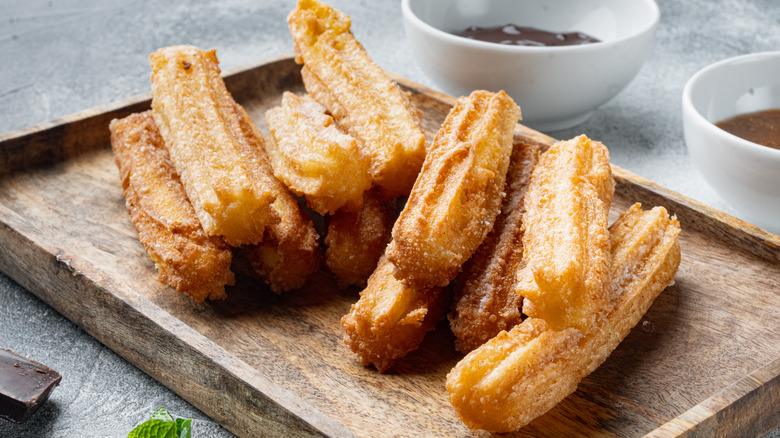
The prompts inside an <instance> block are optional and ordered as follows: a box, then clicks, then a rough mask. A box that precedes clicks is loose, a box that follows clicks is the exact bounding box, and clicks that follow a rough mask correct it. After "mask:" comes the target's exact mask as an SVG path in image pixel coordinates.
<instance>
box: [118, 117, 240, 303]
mask: <svg viewBox="0 0 780 438" xmlns="http://www.w3.org/2000/svg"><path fill="white" fill-rule="evenodd" d="M110 130H111V147H112V149H113V151H114V159H115V160H116V164H117V167H119V175H120V178H121V180H122V189H123V193H124V196H125V201H126V205H127V211H128V213H129V214H130V218H131V220H132V222H133V225H134V226H135V228H136V230H137V231H138V238H139V240H140V241H141V243H142V244H143V245H144V247H145V248H146V252H147V253H148V254H149V256H150V257H151V258H152V260H154V263H155V265H156V266H157V270H158V271H159V280H160V281H161V282H163V283H165V284H168V285H170V286H172V287H174V288H175V289H176V290H177V291H178V292H183V293H186V294H187V295H189V296H190V297H192V299H193V300H194V301H196V302H201V301H203V300H205V299H206V298H208V299H212V300H214V299H224V298H226V297H227V295H226V294H225V285H232V284H233V273H232V272H231V271H230V263H231V261H232V254H231V252H230V247H228V245H227V244H226V243H225V242H224V240H222V238H220V237H208V236H206V234H205V233H204V232H203V229H202V228H201V225H200V222H199V221H198V217H197V215H196V214H195V210H194V209H193V208H192V204H190V201H189V200H188V199H187V196H186V194H185V193H184V188H183V187H182V185H181V181H180V180H179V176H178V174H177V173H176V171H175V170H174V168H173V165H172V164H171V162H170V159H169V157H168V152H167V151H166V150H165V148H164V145H163V139H162V137H161V136H160V132H159V131H158V129H157V126H156V125H155V123H154V119H153V117H152V114H151V112H150V111H147V112H144V113H140V114H132V115H130V116H127V117H125V118H124V119H121V120H113V121H112V122H111V125H110Z"/></svg>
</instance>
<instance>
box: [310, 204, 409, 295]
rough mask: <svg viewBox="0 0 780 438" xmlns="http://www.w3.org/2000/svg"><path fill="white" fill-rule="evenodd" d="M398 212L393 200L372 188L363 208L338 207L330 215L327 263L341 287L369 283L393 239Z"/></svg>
mask: <svg viewBox="0 0 780 438" xmlns="http://www.w3.org/2000/svg"><path fill="white" fill-rule="evenodd" d="M395 213H396V211H395V201H394V200H391V201H385V200H383V199H382V197H381V196H380V195H379V193H378V192H377V191H376V190H369V191H367V192H365V194H364V196H363V208H361V209H360V211H358V212H356V213H352V212H349V211H341V210H339V211H337V212H336V213H335V214H333V216H331V217H330V221H329V222H328V231H327V235H326V236H325V246H327V248H328V249H327V250H326V251H325V265H326V266H327V267H328V268H329V269H330V271H331V272H332V273H333V275H334V276H335V277H336V282H337V283H338V285H339V287H342V288H344V287H347V286H360V287H365V286H366V280H367V279H368V277H369V276H371V273H372V272H374V269H376V267H377V263H378V262H379V258H380V257H381V256H382V254H383V253H384V252H385V248H386V247H387V243H388V242H389V241H390V231H391V229H392V228H393V221H394V220H395Z"/></svg>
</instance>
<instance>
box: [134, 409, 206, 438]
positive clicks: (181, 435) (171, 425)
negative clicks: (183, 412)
mask: <svg viewBox="0 0 780 438" xmlns="http://www.w3.org/2000/svg"><path fill="white" fill-rule="evenodd" d="M127 438H192V420H191V419H189V418H188V419H184V418H177V419H176V420H174V419H173V417H172V416H171V414H170V413H168V410H167V409H165V408H159V409H157V410H156V411H154V414H152V418H150V419H148V420H146V421H145V422H143V423H141V424H139V425H138V427H136V428H135V429H133V430H132V431H130V434H129V435H128V436H127Z"/></svg>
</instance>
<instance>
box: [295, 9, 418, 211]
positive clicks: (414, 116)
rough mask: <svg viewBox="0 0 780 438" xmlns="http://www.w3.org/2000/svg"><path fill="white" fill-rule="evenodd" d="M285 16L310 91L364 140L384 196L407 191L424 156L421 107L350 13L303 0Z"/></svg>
mask: <svg viewBox="0 0 780 438" xmlns="http://www.w3.org/2000/svg"><path fill="white" fill-rule="evenodd" d="M287 21H288V23H289V26H290V34H291V35H292V37H293V40H294V42H295V54H296V57H295V60H296V62H298V63H299V64H304V65H305V68H304V85H305V86H306V90H307V91H308V92H309V93H310V94H311V95H312V97H314V98H315V99H316V100H317V101H319V102H320V103H322V104H323V105H325V107H327V108H328V110H329V111H330V113H331V114H332V115H333V117H334V118H335V119H336V120H337V121H338V122H339V124H341V126H343V127H344V128H345V129H347V130H349V132H350V134H352V135H353V136H354V137H356V138H357V139H358V140H360V145H361V153H362V154H363V155H364V156H365V157H366V158H367V160H368V162H369V164H370V168H369V171H370V173H371V175H372V177H373V180H374V183H375V185H377V186H379V187H380V188H381V189H382V192H383V194H384V196H385V198H386V199H393V198H395V197H397V196H399V195H406V194H408V193H409V190H410V189H411V187H412V185H413V184H414V180H415V178H416V177H417V173H418V172H419V170H420V166H421V165H422V162H423V160H424V158H425V134H424V133H423V131H422V127H421V126H420V119H421V117H420V113H419V111H418V110H417V109H415V108H414V107H413V105H412V103H411V101H410V99H409V97H408V96H407V94H406V93H404V92H403V91H402V90H401V89H400V87H398V85H397V84H395V83H394V82H393V81H391V80H390V79H389V78H388V77H387V76H386V75H385V73H384V72H383V71H382V69H381V68H379V66H377V65H376V64H375V63H374V62H373V61H372V60H371V58H369V56H368V54H367V53H366V51H365V49H364V48H363V46H362V45H361V44H360V43H359V42H358V41H357V40H355V38H354V36H353V35H352V33H351V32H350V25H351V20H350V18H349V16H348V15H346V14H344V13H342V12H340V11H338V10H336V9H333V8H331V7H330V6H328V5H326V4H324V3H321V2H319V1H316V0H299V1H298V6H297V7H296V8H295V9H294V10H293V11H292V12H291V13H290V15H289V17H288V18H287Z"/></svg>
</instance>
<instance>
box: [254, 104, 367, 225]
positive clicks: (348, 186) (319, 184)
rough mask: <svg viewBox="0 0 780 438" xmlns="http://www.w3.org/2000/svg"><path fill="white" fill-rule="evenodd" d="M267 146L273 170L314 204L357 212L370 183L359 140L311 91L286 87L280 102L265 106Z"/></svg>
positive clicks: (318, 207)
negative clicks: (297, 91) (302, 92)
mask: <svg viewBox="0 0 780 438" xmlns="http://www.w3.org/2000/svg"><path fill="white" fill-rule="evenodd" d="M266 121H267V122H268V129H269V136H268V138H267V139H266V140H267V141H266V144H265V146H266V152H267V153H268V157H269V159H270V161H271V166H272V167H273V172H274V175H275V176H276V177H277V178H279V180H281V181H282V182H283V183H284V184H285V185H286V186H287V187H288V188H289V189H290V190H292V191H293V192H294V193H295V194H297V195H298V196H303V197H304V198H305V199H306V202H307V204H308V206H309V208H311V209H312V210H314V211H316V212H317V213H320V214H323V215H324V214H329V213H330V214H332V213H334V212H336V211H337V210H339V209H341V210H346V211H350V212H357V211H358V210H360V206H361V204H362V203H363V192H365V191H366V190H368V189H369V188H370V187H371V175H369V173H368V164H367V163H366V162H365V160H363V158H362V157H361V156H360V151H359V150H358V141H357V140H356V139H355V138H354V137H352V136H351V135H348V134H346V133H345V132H343V131H342V130H341V129H340V128H339V126H338V125H337V124H336V123H335V122H334V120H333V118H332V117H331V116H330V115H328V114H327V110H326V109H325V107H323V106H322V105H320V104H319V103H317V102H316V101H315V100H314V99H312V98H311V97H310V96H308V95H305V96H302V97H298V96H296V95H295V94H293V93H290V92H287V91H285V92H284V94H283V96H282V102H281V106H277V107H274V108H272V109H271V110H269V111H268V112H266Z"/></svg>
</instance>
